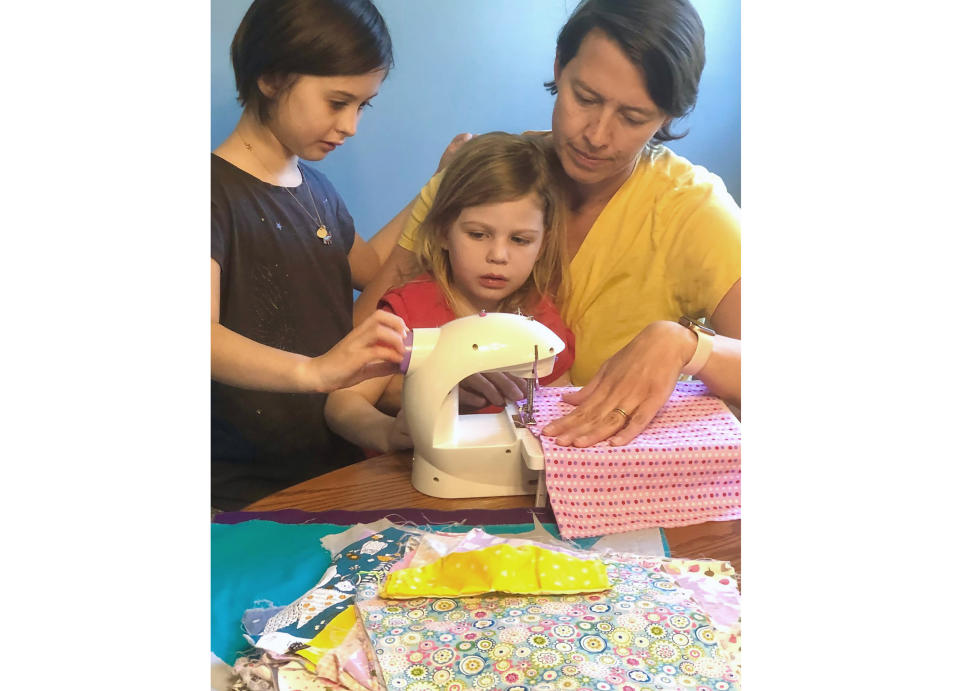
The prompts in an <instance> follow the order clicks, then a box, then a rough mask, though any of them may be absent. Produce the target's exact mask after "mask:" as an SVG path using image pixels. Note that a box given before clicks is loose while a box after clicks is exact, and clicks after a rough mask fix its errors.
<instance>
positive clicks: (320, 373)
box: [305, 310, 408, 393]
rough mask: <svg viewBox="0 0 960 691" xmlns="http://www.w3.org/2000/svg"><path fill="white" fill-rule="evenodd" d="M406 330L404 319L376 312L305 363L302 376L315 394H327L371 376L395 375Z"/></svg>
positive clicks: (402, 352) (402, 351) (401, 354)
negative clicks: (303, 375) (330, 346)
mask: <svg viewBox="0 0 960 691" xmlns="http://www.w3.org/2000/svg"><path fill="white" fill-rule="evenodd" d="M407 331H408V329H407V327H406V325H405V324H404V323H403V319H401V318H400V317H398V316H397V315H395V314H390V313H389V312H385V311H383V310H377V311H376V312H374V313H373V314H371V315H370V316H369V317H367V318H366V319H364V320H363V321H362V322H361V323H360V325H359V326H358V327H356V328H355V329H354V330H353V331H351V332H350V333H348V334H347V335H346V336H345V337H344V338H343V340H341V341H340V342H339V343H337V344H336V345H335V346H333V348H331V349H330V350H328V351H327V352H326V353H324V354H323V355H320V356H318V357H315V358H311V359H310V360H307V361H306V363H305V370H306V372H305V377H306V378H307V380H308V381H310V383H311V388H313V389H314V390H315V391H318V392H320V393H328V392H330V391H335V390H336V389H342V388H345V387H347V386H352V385H354V384H356V383H357V382H361V381H363V380H364V379H369V378H371V377H382V376H384V375H387V374H396V373H397V372H399V371H400V368H399V363H400V362H401V361H402V360H403V356H404V347H403V339H404V336H406V334H407Z"/></svg>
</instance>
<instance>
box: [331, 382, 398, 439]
mask: <svg viewBox="0 0 960 691" xmlns="http://www.w3.org/2000/svg"><path fill="white" fill-rule="evenodd" d="M390 379H392V377H378V378H376V379H368V380H366V381H364V382H360V383H359V384H356V385H354V386H351V387H350V388H348V389H341V390H339V391H334V392H333V393H331V394H330V396H329V397H328V398H327V403H326V407H325V408H324V410H323V413H324V415H325V416H326V418H327V424H328V425H329V426H330V429H332V430H333V431H334V432H336V433H337V434H339V435H340V436H341V437H343V438H344V439H347V440H349V441H351V442H353V443H354V444H356V445H357V446H360V447H363V448H365V449H375V450H377V451H379V452H381V453H389V452H391V451H397V450H398V449H409V448H412V447H413V442H412V441H411V439H410V435H409V433H408V432H407V426H406V421H405V420H404V418H403V411H402V410H401V411H400V412H399V413H398V415H397V417H393V416H391V415H385V414H384V413H381V412H380V411H379V410H377V409H376V407H375V406H374V404H375V403H376V401H377V400H378V399H379V398H380V396H381V395H382V394H383V391H384V390H385V389H386V388H387V384H388V383H389V381H390Z"/></svg>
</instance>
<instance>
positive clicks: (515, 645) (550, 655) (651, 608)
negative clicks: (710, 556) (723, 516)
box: [357, 555, 738, 691]
mask: <svg viewBox="0 0 960 691" xmlns="http://www.w3.org/2000/svg"><path fill="white" fill-rule="evenodd" d="M604 561H605V563H606V568H607V575H608V577H609V579H610V582H611V584H612V587H611V588H610V590H608V591H605V592H602V593H589V594H574V595H536V596H522V595H504V594H489V595H483V596H477V597H466V598H459V599H453V598H444V597H440V598H435V597H423V598H417V599H412V600H385V599H381V598H379V597H376V596H375V592H376V591H375V589H372V588H369V587H366V588H365V587H363V586H361V587H360V588H358V593H357V608H358V610H359V611H360V614H361V617H362V620H363V624H364V626H365V628H366V630H367V632H368V634H369V635H370V638H371V642H372V644H373V647H374V649H375V652H376V655H377V660H378V663H379V667H380V672H381V674H382V680H383V681H384V683H385V684H386V687H387V688H388V689H406V690H407V691H435V690H443V691H465V690H466V689H511V690H512V689H528V690H536V691H551V690H553V689H578V690H584V689H590V690H592V689H597V690H598V691H604V690H613V689H618V690H621V691H648V690H653V689H696V690H698V691H704V690H710V691H726V690H728V689H736V688H738V676H737V673H736V672H735V671H734V669H733V668H732V667H731V664H730V660H729V657H728V655H727V653H726V652H725V650H724V649H723V648H722V647H721V646H720V645H718V637H719V634H718V631H717V629H716V628H715V627H714V626H713V624H712V622H711V620H710V618H709V616H708V615H707V614H706V613H705V612H704V611H703V610H702V608H701V607H699V606H698V604H697V603H696V601H695V600H694V599H693V598H692V595H691V592H690V591H689V590H687V589H685V588H681V587H679V586H678V585H677V582H676V580H675V579H674V578H672V577H671V576H670V575H669V574H667V573H665V572H664V570H663V565H664V561H663V560H660V559H644V558H642V557H637V556H633V555H616V558H615V559H614V558H611V557H605V558H604Z"/></svg>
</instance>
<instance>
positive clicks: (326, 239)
mask: <svg viewBox="0 0 960 691" xmlns="http://www.w3.org/2000/svg"><path fill="white" fill-rule="evenodd" d="M237 136H238V137H240V141H241V142H243V146H244V148H246V150H247V151H249V152H250V153H251V154H253V157H254V158H256V159H257V163H259V164H260V167H261V168H263V170H264V172H269V169H268V168H267V166H265V165H264V163H263V161H262V160H260V157H259V156H258V155H257V152H256V151H254V150H253V147H252V146H251V145H250V144H249V143H247V140H246V139H244V138H243V136H242V135H241V134H240V133H239V132H238V133H237ZM297 170H299V171H300V179H301V180H302V181H303V184H304V186H305V187H306V188H307V194H309V195H310V203H311V204H313V215H311V213H310V212H309V211H308V210H307V207H305V206H304V205H303V204H302V203H301V202H300V200H299V199H297V195H295V194H294V193H293V192H291V191H290V188H289V187H284V188H283V189H284V190H286V192H287V194H289V195H290V196H291V197H293V201H295V202H296V203H297V206H299V207H300V208H301V209H303V213H305V214H306V215H307V217H308V218H309V219H310V220H311V221H313V222H314V223H315V224H316V226H317V237H318V238H320V239H321V240H322V241H323V244H324V245H331V244H333V238H332V237H330V232H329V231H328V230H327V226H326V224H324V222H323V219H322V218H321V217H320V209H319V208H318V207H317V200H316V199H315V198H314V196H313V190H312V189H310V183H309V182H307V176H306V175H304V172H303V168H301V167H300V162H299V161H298V162H297ZM314 216H316V218H314Z"/></svg>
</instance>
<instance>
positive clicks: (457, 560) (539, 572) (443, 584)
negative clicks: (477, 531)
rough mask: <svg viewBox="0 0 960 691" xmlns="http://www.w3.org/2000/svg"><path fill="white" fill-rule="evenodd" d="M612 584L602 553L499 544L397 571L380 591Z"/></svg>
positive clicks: (537, 590) (436, 592)
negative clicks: (580, 555)
mask: <svg viewBox="0 0 960 691" xmlns="http://www.w3.org/2000/svg"><path fill="white" fill-rule="evenodd" d="M609 587H610V580H609V579H608V578H607V568H606V566H604V564H603V562H602V561H600V560H599V559H577V558H576V557H572V556H570V555H567V554H563V553H562V552H554V551H551V550H549V549H545V548H543V547H538V546H536V545H523V546H519V547H518V546H513V545H495V546H493V547H486V548H484V549H479V550H474V551H470V552H454V553H452V554H448V555H447V556H445V557H441V558H440V559H438V560H437V561H435V562H433V563H431V564H427V565H426V566H421V567H419V568H413V569H400V570H398V571H394V572H393V573H390V574H388V576H387V578H386V579H385V580H384V583H383V586H382V587H381V589H380V596H381V597H384V598H401V599H402V598H413V597H460V596H467V595H478V594H480V593H490V592H501V593H515V594H547V593H550V594H563V593H592V592H597V591H601V590H607V589H608V588H609Z"/></svg>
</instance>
